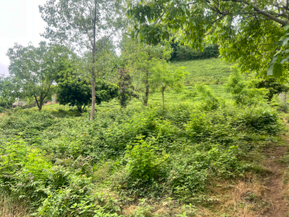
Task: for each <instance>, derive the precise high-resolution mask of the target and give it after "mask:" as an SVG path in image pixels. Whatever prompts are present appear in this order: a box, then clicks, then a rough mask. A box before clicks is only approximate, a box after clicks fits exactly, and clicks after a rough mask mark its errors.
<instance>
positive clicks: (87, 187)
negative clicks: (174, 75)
mask: <svg viewBox="0 0 289 217" xmlns="http://www.w3.org/2000/svg"><path fill="white" fill-rule="evenodd" d="M175 64H178V65H185V66H186V67H187V69H188V71H189V72H190V74H189V76H188V77H187V78H186V83H187V84H188V85H187V87H186V89H185V90H184V91H183V92H179V93H175V92H174V91H172V90H168V91H167V92H166V112H165V114H163V113H162V108H161V101H160V94H159V93H154V94H152V96H151V98H150V101H149V106H148V107H144V106H142V104H141V103H140V102H138V101H137V100H133V101H132V102H131V103H130V104H129V106H128V107H127V108H126V109H120V106H119V105H118V102H117V101H116V100H113V101H111V102H109V103H103V104H102V105H101V106H98V107H97V113H96V117H95V120H94V121H93V122H90V121H89V118H88V117H89V112H87V113H84V114H83V115H82V116H78V115H77V111H76V110H73V109H69V107H66V106H59V105H48V106H44V108H43V111H42V112H37V109H36V108H32V109H16V110H13V111H8V112H6V113H4V114H2V115H1V116H0V156H1V157H0V194H1V197H0V198H1V199H0V216H9V215H11V214H12V215H13V216H31V214H34V215H36V216H53V217H54V216H59V217H60V216H61V217H62V216H85V217H87V216H88V217H89V216H242V213H245V215H243V216H257V214H258V215H259V214H260V213H265V212H266V211H267V208H268V206H267V202H266V201H265V199H264V198H262V192H261V191H257V190H255V189H256V188H257V187H256V186H255V185H254V186H253V187H252V186H251V189H253V190H248V191H247V192H245V193H244V194H240V195H239V196H238V195H237V193H236V192H237V190H236V189H238V188H240V186H242V185H241V183H251V184H252V183H253V182H254V183H259V186H262V184H261V183H260V180H262V178H265V177H266V176H267V175H268V174H270V171H269V169H268V168H265V167H263V166H262V165H263V164H262V162H263V160H264V159H265V158H266V154H265V153H264V150H268V148H269V147H273V144H274V143H281V142H282V141H283V140H282V138H281V137H280V133H281V132H282V130H283V129H284V124H283V121H282V120H281V119H280V117H279V114H278V112H277V111H276V110H275V109H274V108H272V107H270V106H269V105H268V104H267V103H266V102H265V101H260V102H259V101H258V102H255V103H254V104H251V105H240V104H236V103H234V100H233V97H232V96H231V95H230V94H229V93H227V92H224V87H223V83H224V82H225V80H226V79H227V77H228V75H229V65H228V64H226V63H224V62H222V61H219V60H218V59H211V60H201V61H192V62H183V63H175ZM209 70H210V71H211V72H210V73H209V72H208V71H209ZM216 79H217V80H219V81H222V82H215V81H216ZM203 82H206V83H207V84H210V88H211V89H212V92H210V94H208V92H209V91H208V90H206V89H205V88H204V89H203V90H205V91H204V92H203V93H202V91H201V90H197V89H196V88H195V87H194V86H193V84H195V83H198V84H200V83H203ZM206 91H207V92H206ZM285 160H286V159H285ZM244 186H245V187H246V188H247V189H249V188H248V186H247V185H246V184H244ZM245 187H243V188H245ZM250 193H251V194H250ZM248 201H249V202H248ZM255 214H256V215H255Z"/></svg>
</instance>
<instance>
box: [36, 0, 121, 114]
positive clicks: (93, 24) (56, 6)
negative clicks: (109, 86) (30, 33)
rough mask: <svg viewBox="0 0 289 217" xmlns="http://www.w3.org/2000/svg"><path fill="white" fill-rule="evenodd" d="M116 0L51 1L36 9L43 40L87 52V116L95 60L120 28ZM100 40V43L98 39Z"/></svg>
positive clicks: (94, 77)
mask: <svg viewBox="0 0 289 217" xmlns="http://www.w3.org/2000/svg"><path fill="white" fill-rule="evenodd" d="M121 10H122V5H121V1H120V0H53V1H50V0H49V1H47V3H46V4H45V5H44V6H40V12H41V14H42V18H43V20H44V21H46V22H47V24H48V27H47V28H46V32H45V33H44V34H43V35H44V36H45V37H46V38H49V39H51V40H53V41H58V42H61V43H64V44H69V45H71V46H74V47H76V48H81V49H85V51H87V50H89V51H90V52H91V57H92V58H91V65H90V70H91V92H92V102H91V105H92V106H91V114H90V119H91V120H93V118H94V112H95V96H96V95H95V85H96V84H95V80H96V78H97V77H98V75H97V74H96V72H95V67H96V58H97V56H98V55H99V54H100V53H101V51H102V50H103V49H104V47H105V46H103V45H104V43H105V42H106V41H107V40H109V38H110V37H111V36H112V35H114V34H115V33H116V32H117V31H118V29H119V28H120V27H121ZM100 39H103V40H100ZM98 42H99V43H98Z"/></svg>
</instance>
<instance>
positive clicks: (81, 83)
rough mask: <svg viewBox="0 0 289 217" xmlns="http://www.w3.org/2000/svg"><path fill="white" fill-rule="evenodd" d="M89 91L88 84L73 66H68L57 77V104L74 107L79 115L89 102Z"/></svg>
mask: <svg viewBox="0 0 289 217" xmlns="http://www.w3.org/2000/svg"><path fill="white" fill-rule="evenodd" d="M90 90H91V86H90V85H89V82H88V81H87V80H86V79H85V78H83V77H81V76H80V75H79V74H78V73H77V69H76V68H75V66H74V65H69V67H68V70H66V71H62V72H61V73H59V75H58V77H57V91H56V96H57V102H58V103H59V104H61V105H67V104H68V105H69V106H76V107H77V110H78V113H79V114H80V113H82V112H83V111H84V108H85V106H87V105H88V104H89V103H90V102H91V93H90Z"/></svg>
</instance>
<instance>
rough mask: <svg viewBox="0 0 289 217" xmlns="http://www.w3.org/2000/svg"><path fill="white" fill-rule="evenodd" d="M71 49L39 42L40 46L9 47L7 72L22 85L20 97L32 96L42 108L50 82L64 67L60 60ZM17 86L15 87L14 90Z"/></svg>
mask: <svg viewBox="0 0 289 217" xmlns="http://www.w3.org/2000/svg"><path fill="white" fill-rule="evenodd" d="M69 54H70V51H69V50H68V49H67V48H66V47H63V46H58V45H48V44H47V43H46V42H40V44H39V47H34V46H32V45H29V46H28V47H23V46H21V45H18V44H16V45H15V46H14V47H13V48H10V49H9V50H8V53H7V55H8V56H9V59H10V62H11V64H10V66H9V72H10V75H11V76H12V77H15V79H14V82H17V84H16V85H17V86H18V87H20V88H21V96H22V97H33V98H34V99H35V102H36V104H37V106H38V109H39V111H41V109H42V106H43V104H44V102H45V99H46V98H49V96H51V94H52V88H51V87H52V83H53V81H55V79H56V77H57V73H58V72H60V71H61V70H63V66H64V64H63V62H64V61H65V60H67V59H69ZM17 90H19V89H16V91H17Z"/></svg>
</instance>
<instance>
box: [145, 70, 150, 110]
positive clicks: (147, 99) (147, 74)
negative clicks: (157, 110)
mask: <svg viewBox="0 0 289 217" xmlns="http://www.w3.org/2000/svg"><path fill="white" fill-rule="evenodd" d="M145 84H146V92H145V99H144V105H145V106H147V105H148V101H149V94H150V85H149V72H148V71H147V72H146V81H145Z"/></svg>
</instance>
